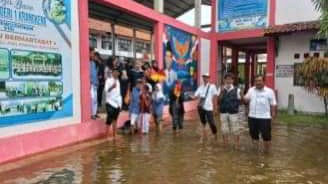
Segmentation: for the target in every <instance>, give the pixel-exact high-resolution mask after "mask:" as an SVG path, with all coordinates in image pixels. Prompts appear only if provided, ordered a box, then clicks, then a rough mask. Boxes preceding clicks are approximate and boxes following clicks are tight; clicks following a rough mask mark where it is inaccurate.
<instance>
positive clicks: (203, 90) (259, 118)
mask: <svg viewBox="0 0 328 184" xmlns="http://www.w3.org/2000/svg"><path fill="white" fill-rule="evenodd" d="M234 79H235V76H234V75H233V74H230V73H228V74H226V75H225V76H224V80H223V82H224V84H223V85H222V86H221V87H219V88H217V87H216V86H215V85H214V84H211V83H210V82H209V75H208V74H205V75H203V84H202V85H201V86H199V87H198V89H197V91H196V92H195V96H194V97H193V98H197V97H198V98H199V103H198V112H199V117H200V120H201V123H202V124H203V135H204V136H206V130H205V127H206V124H209V126H210V128H211V131H212V133H213V135H214V137H215V139H216V138H217V127H216V123H215V118H214V114H215V112H218V113H220V122H221V133H222V139H223V143H224V145H227V144H228V142H229V141H228V140H229V139H228V138H229V135H232V136H233V137H234V142H235V146H237V147H238V146H239V140H240V133H241V128H242V126H241V121H240V120H239V107H240V105H241V104H245V105H247V107H248V108H247V111H248V112H247V113H248V115H247V116H248V126H249V133H250V136H251V138H252V141H253V143H254V145H256V147H258V146H259V139H260V136H261V137H262V139H263V141H264V151H266V152H267V151H269V149H270V147H271V121H272V119H274V118H275V117H276V105H277V102H276V97H275V93H274V91H273V90H272V89H270V88H268V87H266V86H265V83H264V82H265V78H264V76H261V75H259V76H256V77H255V86H254V87H251V88H250V89H249V90H248V91H247V93H246V94H245V95H243V92H242V91H241V90H240V89H239V88H238V87H237V86H235V85H234Z"/></svg>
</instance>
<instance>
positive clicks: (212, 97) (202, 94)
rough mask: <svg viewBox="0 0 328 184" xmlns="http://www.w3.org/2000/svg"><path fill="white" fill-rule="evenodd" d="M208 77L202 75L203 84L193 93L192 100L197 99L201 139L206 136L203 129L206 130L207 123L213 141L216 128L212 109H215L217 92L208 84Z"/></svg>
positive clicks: (215, 135)
mask: <svg viewBox="0 0 328 184" xmlns="http://www.w3.org/2000/svg"><path fill="white" fill-rule="evenodd" d="M209 77H210V76H209V74H208V73H206V74H203V81H204V83H203V84H202V85H201V86H199V87H198V89H197V90H196V92H195V95H194V96H193V97H192V98H193V99H195V98H198V99H199V104H198V113H199V117H200V120H201V123H202V125H203V137H205V136H206V129H205V128H206V124H207V123H208V124H209V126H210V128H211V131H212V133H213V135H214V137H215V139H217V128H216V123H215V121H214V117H213V116H214V114H213V111H214V109H217V108H216V105H217V103H216V101H217V95H218V91H217V88H216V86H215V85H214V84H211V83H210V82H209Z"/></svg>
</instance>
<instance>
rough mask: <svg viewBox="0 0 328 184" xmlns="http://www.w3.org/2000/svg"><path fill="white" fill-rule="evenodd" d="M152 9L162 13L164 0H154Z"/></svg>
mask: <svg viewBox="0 0 328 184" xmlns="http://www.w3.org/2000/svg"><path fill="white" fill-rule="evenodd" d="M154 10H156V11H158V12H159V13H164V0H154Z"/></svg>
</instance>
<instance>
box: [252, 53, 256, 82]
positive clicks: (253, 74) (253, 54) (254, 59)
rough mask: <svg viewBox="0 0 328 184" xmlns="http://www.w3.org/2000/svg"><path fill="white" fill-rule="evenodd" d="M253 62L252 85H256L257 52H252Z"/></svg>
mask: <svg viewBox="0 0 328 184" xmlns="http://www.w3.org/2000/svg"><path fill="white" fill-rule="evenodd" d="M251 58H252V63H251V86H252V85H254V81H255V76H256V62H257V59H256V54H255V53H251Z"/></svg>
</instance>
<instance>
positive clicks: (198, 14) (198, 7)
mask: <svg viewBox="0 0 328 184" xmlns="http://www.w3.org/2000/svg"><path fill="white" fill-rule="evenodd" d="M201 19H202V0H195V27H198V28H201V24H202V23H201Z"/></svg>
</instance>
